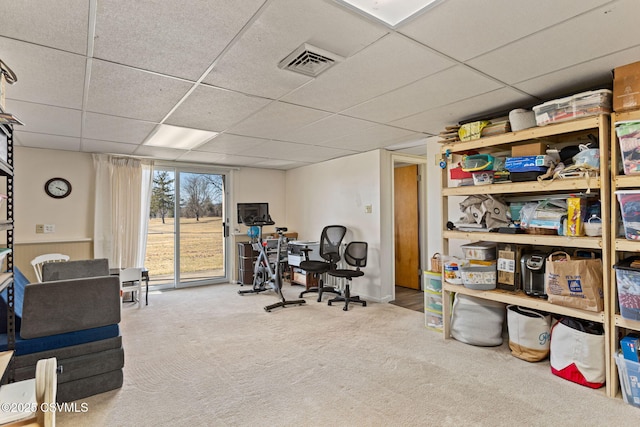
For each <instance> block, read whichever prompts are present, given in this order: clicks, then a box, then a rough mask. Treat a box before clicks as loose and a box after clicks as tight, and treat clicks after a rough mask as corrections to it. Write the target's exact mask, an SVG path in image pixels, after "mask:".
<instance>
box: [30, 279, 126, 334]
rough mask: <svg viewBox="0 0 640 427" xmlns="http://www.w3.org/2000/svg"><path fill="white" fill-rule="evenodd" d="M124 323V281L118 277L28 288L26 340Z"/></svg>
mask: <svg viewBox="0 0 640 427" xmlns="http://www.w3.org/2000/svg"><path fill="white" fill-rule="evenodd" d="M116 323H120V280H119V279H118V278H117V277H116V276H102V277H93V278H86V279H72V280H59V281H54V282H45V283H31V284H29V285H27V286H26V287H25V289H24V306H23V308H22V328H21V329H20V336H21V337H22V338H24V339H30V338H38V337H45V336H48V335H56V334H64V333H67V332H73V331H81V330H83V329H91V328H99V327H101V326H107V325H114V324H116Z"/></svg>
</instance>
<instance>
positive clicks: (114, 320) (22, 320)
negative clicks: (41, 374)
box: [0, 260, 124, 402]
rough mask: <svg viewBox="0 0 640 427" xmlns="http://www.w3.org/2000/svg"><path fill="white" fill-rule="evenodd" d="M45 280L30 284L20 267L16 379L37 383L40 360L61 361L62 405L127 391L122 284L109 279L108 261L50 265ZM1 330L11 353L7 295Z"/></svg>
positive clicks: (0, 339)
mask: <svg viewBox="0 0 640 427" xmlns="http://www.w3.org/2000/svg"><path fill="white" fill-rule="evenodd" d="M52 279H53V280H52ZM43 280H44V282H43V283H31V284H29V283H28V282H27V279H26V278H25V277H24V275H23V274H22V273H21V272H20V271H19V270H18V269H17V268H14V289H15V291H14V292H15V293H14V296H15V312H16V345H15V353H14V354H15V358H14V365H13V367H14V379H15V380H16V381H21V380H25V379H29V378H34V376H35V369H36V363H37V362H38V360H40V359H46V358H50V357H55V358H57V361H58V367H59V370H60V372H59V373H58V393H57V400H58V401H59V402H71V401H74V400H79V399H82V398H85V397H88V396H91V395H94V394H98V393H102V392H105V391H108V390H113V389H116V388H119V387H121V386H122V381H123V374H122V368H123V366H124V351H123V348H122V338H121V336H120V330H119V326H118V324H119V323H120V282H119V280H118V277H117V276H109V267H108V263H107V260H86V261H69V262H64V263H52V264H45V265H44V266H43ZM2 323H4V325H3V324H2ZM0 328H2V329H0V331H2V332H3V334H2V335H0V350H6V349H7V334H6V331H7V328H6V291H5V292H4V293H3V300H2V301H0Z"/></svg>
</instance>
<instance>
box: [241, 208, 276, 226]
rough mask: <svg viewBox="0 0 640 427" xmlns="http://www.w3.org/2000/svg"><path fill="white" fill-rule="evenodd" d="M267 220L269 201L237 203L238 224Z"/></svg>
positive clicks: (250, 223) (268, 218)
mask: <svg viewBox="0 0 640 427" xmlns="http://www.w3.org/2000/svg"><path fill="white" fill-rule="evenodd" d="M269 220H270V217H269V203H238V224H245V225H252V224H253V223H256V222H267V221H269Z"/></svg>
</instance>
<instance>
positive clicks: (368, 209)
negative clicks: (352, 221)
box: [364, 205, 373, 213]
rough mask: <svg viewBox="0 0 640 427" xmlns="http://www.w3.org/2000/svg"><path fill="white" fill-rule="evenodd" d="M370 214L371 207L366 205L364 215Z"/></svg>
mask: <svg viewBox="0 0 640 427" xmlns="http://www.w3.org/2000/svg"><path fill="white" fill-rule="evenodd" d="M371 212H373V206H371V205H366V206H365V207H364V213H371Z"/></svg>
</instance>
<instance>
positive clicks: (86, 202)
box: [14, 147, 94, 244]
mask: <svg viewBox="0 0 640 427" xmlns="http://www.w3.org/2000/svg"><path fill="white" fill-rule="evenodd" d="M14 169H15V181H14V191H15V197H14V200H15V212H16V215H15V242H16V243H17V244H20V243H34V242H56V241H69V240H78V239H80V240H85V239H88V238H89V239H92V238H93V192H94V173H93V161H92V158H91V155H90V154H87V153H78V152H72V151H60V150H43V149H36V148H21V147H16V150H15V156H14ZM53 177H62V178H66V179H68V180H69V182H71V186H72V190H71V195H69V197H67V198H64V199H53V198H51V197H49V196H47V195H46V193H45V192H44V184H45V182H47V180H48V179H50V178H53ZM36 224H55V233H50V234H36Z"/></svg>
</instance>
